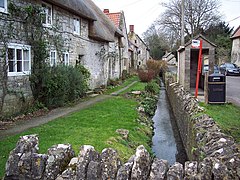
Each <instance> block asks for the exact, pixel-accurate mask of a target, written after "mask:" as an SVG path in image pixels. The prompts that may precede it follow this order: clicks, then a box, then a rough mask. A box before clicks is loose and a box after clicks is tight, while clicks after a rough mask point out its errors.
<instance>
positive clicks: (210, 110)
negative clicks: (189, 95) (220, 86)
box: [200, 103, 240, 143]
mask: <svg viewBox="0 0 240 180" xmlns="http://www.w3.org/2000/svg"><path fill="white" fill-rule="evenodd" d="M200 105H201V106H203V107H204V108H205V109H206V113H207V114H208V115H209V116H211V117H212V118H213V119H214V120H215V121H216V123H217V124H218V125H219V126H220V128H221V129H222V130H223V131H224V132H225V133H226V134H228V135H231V136H232V137H233V138H234V139H235V140H236V142H237V143H240V107H237V106H235V105H232V104H224V105H210V104H208V105H206V104H204V103H200Z"/></svg>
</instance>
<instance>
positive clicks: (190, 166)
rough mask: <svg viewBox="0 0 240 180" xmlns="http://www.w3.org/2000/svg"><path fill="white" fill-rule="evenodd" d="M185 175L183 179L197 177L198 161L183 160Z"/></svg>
mask: <svg viewBox="0 0 240 180" xmlns="http://www.w3.org/2000/svg"><path fill="white" fill-rule="evenodd" d="M184 172H185V176H184V179H186V180H187V179H189V180H190V179H195V178H196V177H197V174H198V163H197V161H193V162H189V161H187V162H185V169H184Z"/></svg>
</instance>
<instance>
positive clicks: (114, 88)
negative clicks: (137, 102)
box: [105, 76, 139, 94]
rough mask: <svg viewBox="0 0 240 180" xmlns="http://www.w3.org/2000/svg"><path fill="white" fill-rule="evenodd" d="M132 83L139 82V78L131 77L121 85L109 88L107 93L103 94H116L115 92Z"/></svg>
mask: <svg viewBox="0 0 240 180" xmlns="http://www.w3.org/2000/svg"><path fill="white" fill-rule="evenodd" d="M134 81H139V78H138V77H137V76H132V77H131V78H128V79H126V80H125V81H124V82H123V83H122V84H121V85H118V86H115V87H113V86H109V87H108V89H107V91H106V92H105V94H111V93H113V92H116V91H118V90H120V89H122V88H123V87H125V86H127V85H129V84H131V83H132V82H134Z"/></svg>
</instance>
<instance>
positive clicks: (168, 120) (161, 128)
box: [152, 81, 187, 165]
mask: <svg viewBox="0 0 240 180" xmlns="http://www.w3.org/2000/svg"><path fill="white" fill-rule="evenodd" d="M153 122H154V135H153V138H152V143H153V145H152V151H153V153H154V154H155V156H156V157H157V158H159V159H164V160H167V161H168V163H169V164H170V165H172V164H174V163H175V162H180V163H182V164H184V162H185V161H186V160H187V156H186V152H185V150H184V147H183V144H182V140H181V138H180V134H179V131H178V128H177V125H176V122H175V119H174V116H173V114H172V110H171V107H170V104H169V101H168V98H167V95H166V89H165V87H164V84H163V83H162V81H161V83H160V96H159V100H158V104H157V109H156V111H155V115H154V117H153Z"/></svg>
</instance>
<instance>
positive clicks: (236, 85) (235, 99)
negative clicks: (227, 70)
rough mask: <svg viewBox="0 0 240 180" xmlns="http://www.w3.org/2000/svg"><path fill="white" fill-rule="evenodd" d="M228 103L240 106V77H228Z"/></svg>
mask: <svg viewBox="0 0 240 180" xmlns="http://www.w3.org/2000/svg"><path fill="white" fill-rule="evenodd" d="M226 77H227V78H226V83H227V84H226V85H227V87H226V91H227V101H230V102H232V103H234V104H236V105H238V106H240V77H239V76H226Z"/></svg>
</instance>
